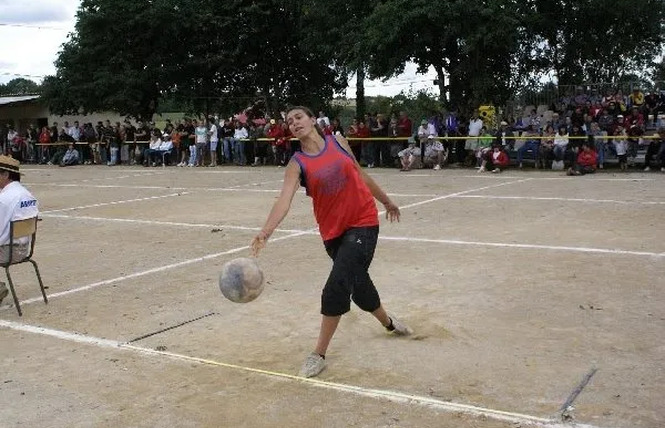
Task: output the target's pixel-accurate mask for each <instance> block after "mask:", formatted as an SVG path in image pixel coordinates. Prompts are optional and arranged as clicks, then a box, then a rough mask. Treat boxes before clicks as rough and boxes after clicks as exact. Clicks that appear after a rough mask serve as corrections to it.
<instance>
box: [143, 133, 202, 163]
mask: <svg viewBox="0 0 665 428" xmlns="http://www.w3.org/2000/svg"><path fill="white" fill-rule="evenodd" d="M161 145H162V139H161V138H159V137H155V136H154V135H152V136H151V137H150V145H149V146H148V148H147V149H145V150H144V151H143V166H150V163H151V161H152V156H153V155H154V154H155V153H157V152H159V148H160V147H161ZM194 150H195V153H196V146H194ZM195 156H196V155H195ZM153 166H155V165H153ZM192 166H193V165H192Z"/></svg>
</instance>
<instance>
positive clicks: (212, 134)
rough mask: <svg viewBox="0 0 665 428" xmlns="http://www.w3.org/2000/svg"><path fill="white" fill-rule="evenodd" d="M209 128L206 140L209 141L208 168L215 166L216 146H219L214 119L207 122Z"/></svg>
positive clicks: (217, 131)
mask: <svg viewBox="0 0 665 428" xmlns="http://www.w3.org/2000/svg"><path fill="white" fill-rule="evenodd" d="M208 123H209V125H210V127H209V128H208V138H209V139H210V166H211V167H213V168H214V167H216V166H217V145H218V144H219V130H218V128H217V124H216V123H215V120H214V118H211V119H210V120H209V121H208Z"/></svg>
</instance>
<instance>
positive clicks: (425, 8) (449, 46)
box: [364, 0, 520, 109]
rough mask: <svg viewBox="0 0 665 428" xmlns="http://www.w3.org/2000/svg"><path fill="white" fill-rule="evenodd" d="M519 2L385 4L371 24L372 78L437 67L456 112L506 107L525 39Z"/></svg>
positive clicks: (393, 0) (406, 0) (367, 35)
mask: <svg viewBox="0 0 665 428" xmlns="http://www.w3.org/2000/svg"><path fill="white" fill-rule="evenodd" d="M516 3H518V2H516V1H513V0H483V1H478V2H469V1H465V0H415V1H414V0H389V1H385V2H382V3H381V4H380V5H378V6H377V7H376V8H375V9H374V12H373V13H372V15H371V16H370V17H368V19H367V20H366V25H365V32H364V40H365V49H364V50H365V52H368V53H369V60H368V62H369V73H370V76H371V77H389V76H393V75H396V74H399V73H401V72H402V71H403V70H404V65H405V64H406V62H407V61H413V62H415V63H416V64H417V65H418V71H419V72H422V73H424V72H426V71H427V70H428V68H429V67H430V66H431V67H433V68H434V70H435V71H436V73H437V82H438V85H439V91H440V94H441V100H442V101H445V100H447V101H448V104H449V105H450V106H452V107H461V108H466V109H469V108H471V106H477V105H478V104H480V103H485V102H495V103H501V102H503V101H505V99H506V98H507V97H508V95H509V93H510V90H509V89H510V82H511V65H512V54H513V52H515V51H516V49H517V43H518V40H519V38H518V31H519V24H520V20H519V15H518V12H517V8H516V6H515V4H516ZM446 81H448V82H449V84H448V85H446ZM447 95H449V99H447Z"/></svg>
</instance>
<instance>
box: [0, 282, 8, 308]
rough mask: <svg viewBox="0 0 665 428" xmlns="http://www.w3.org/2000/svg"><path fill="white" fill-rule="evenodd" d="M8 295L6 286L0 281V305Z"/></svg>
mask: <svg viewBox="0 0 665 428" xmlns="http://www.w3.org/2000/svg"><path fill="white" fill-rule="evenodd" d="M8 294H9V290H7V286H6V285H5V283H4V282H2V281H0V303H2V301H3V300H5V297H7V295H8Z"/></svg>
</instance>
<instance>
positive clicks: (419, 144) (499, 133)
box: [0, 87, 665, 175]
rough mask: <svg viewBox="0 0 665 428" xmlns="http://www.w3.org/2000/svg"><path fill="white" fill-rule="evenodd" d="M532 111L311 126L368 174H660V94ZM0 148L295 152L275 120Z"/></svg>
mask: <svg viewBox="0 0 665 428" xmlns="http://www.w3.org/2000/svg"><path fill="white" fill-rule="evenodd" d="M542 107H543V106H541V107H538V108H536V107H534V108H530V109H528V110H527V111H525V112H524V113H525V114H523V115H518V116H517V117H508V116H504V117H500V118H496V117H493V116H487V115H485V116H483V114H482V113H483V112H481V111H475V112H473V113H472V115H471V117H469V118H465V117H462V116H460V115H459V114H458V113H457V112H456V111H454V110H453V111H450V112H448V113H445V114H444V113H443V112H431V114H429V115H428V117H425V118H422V120H420V122H419V123H416V124H415V125H417V126H414V123H413V121H412V120H411V118H409V115H408V113H407V112H405V111H402V112H399V113H393V114H390V115H384V114H382V113H368V114H366V115H365V116H364V117H360V118H356V119H353V120H352V122H351V123H350V125H349V126H348V127H346V128H343V127H342V125H341V122H340V120H339V119H337V118H333V119H330V118H328V117H327V116H326V114H325V113H324V112H319V114H318V118H317V124H318V126H319V128H320V131H321V132H322V133H323V134H326V135H343V136H346V137H347V138H348V139H349V143H350V146H351V149H352V150H353V152H354V155H355V157H356V158H357V159H358V161H359V162H360V163H361V164H362V165H363V166H366V167H367V168H374V167H379V166H382V167H398V168H400V169H401V170H402V171H409V170H411V169H413V168H421V167H431V168H433V169H435V170H440V169H442V168H444V167H445V166H447V165H458V166H467V167H473V166H475V167H476V168H477V169H478V171H479V172H485V171H491V172H500V171H501V170H503V169H505V168H507V167H509V166H510V165H515V166H516V167H518V168H522V167H523V166H524V164H525V161H526V160H528V161H529V162H533V165H534V166H535V167H536V168H548V169H549V168H551V169H555V170H566V171H567V173H568V174H571V175H579V174H586V173H590V172H594V171H595V170H596V169H597V168H601V169H602V168H604V167H605V165H606V163H607V160H608V159H615V160H616V162H617V163H618V164H619V167H620V168H621V169H622V170H626V169H628V168H630V167H634V166H636V163H637V158H638V153H644V161H643V164H642V165H641V167H642V168H643V169H644V170H646V171H649V170H651V169H652V168H654V167H660V170H661V171H663V172H665V143H664V142H663V140H664V139H665V127H663V126H662V125H663V123H662V122H661V123H659V115H660V114H661V113H665V91H661V92H651V93H648V94H647V95H645V94H644V93H643V92H642V91H641V90H640V89H639V88H635V89H634V90H633V91H632V92H631V93H630V94H628V95H624V94H623V93H622V92H621V91H620V90H617V91H607V92H606V93H604V94H599V93H598V91H597V90H595V89H593V90H590V91H585V90H584V89H583V88H582V87H578V88H577V89H576V90H575V92H574V93H572V94H569V95H566V96H564V97H561V98H560V99H558V100H557V101H556V102H555V103H553V104H552V105H551V106H544V107H545V109H543V108H542ZM0 145H1V146H0V148H1V149H2V153H5V154H7V155H9V156H11V157H13V158H15V159H17V160H19V161H22V162H33V163H42V164H49V165H60V166H70V165H77V164H81V163H83V164H98V165H108V166H114V165H120V164H124V165H135V164H138V165H144V166H146V167H149V166H158V165H177V166H178V167H203V166H208V167H216V166H218V165H221V164H233V165H240V166H245V165H249V166H259V165H266V164H273V165H277V166H284V165H285V164H286V163H287V162H288V161H289V159H290V157H291V155H292V154H293V153H294V152H295V151H297V150H298V149H299V145H298V141H297V140H294V139H293V138H292V136H291V134H290V131H289V129H288V126H287V125H286V124H285V122H284V120H283V119H282V118H281V117H279V116H278V117H277V118H272V119H271V118H261V119H258V120H246V118H244V117H237V116H236V117H231V118H228V119H224V118H219V117H218V116H209V117H206V118H196V119H190V118H183V119H182V120H178V121H176V122H175V123H172V122H171V121H170V120H167V121H166V123H165V125H164V126H163V127H162V128H161V129H160V128H158V127H156V126H155V124H154V123H149V122H142V121H139V122H137V123H136V124H133V123H132V122H131V121H129V120H125V121H124V122H122V123H121V122H116V123H111V122H110V121H108V120H107V121H105V122H98V123H97V124H96V125H93V124H92V123H82V124H81V123H79V122H78V121H76V122H74V123H72V124H70V123H68V122H64V123H63V124H62V126H60V125H59V124H58V123H53V124H52V125H51V126H49V127H46V126H45V127H43V128H42V129H36V127H35V126H34V125H30V127H29V128H28V129H27V131H25V132H24V133H23V134H19V133H18V132H17V131H16V130H15V129H14V128H13V127H12V126H6V127H2V129H1V132H0Z"/></svg>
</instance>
